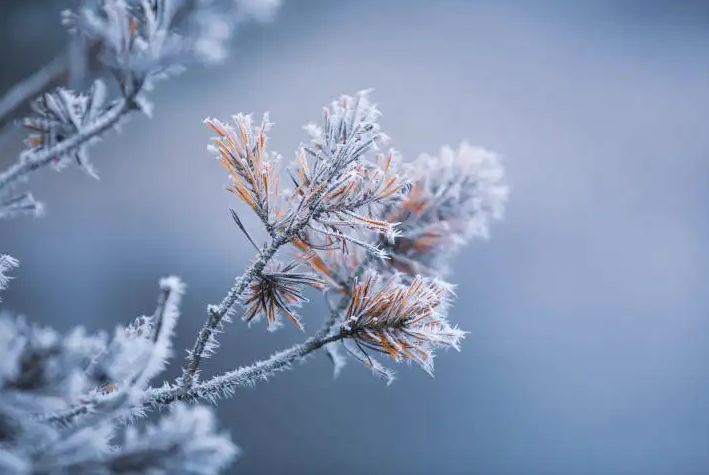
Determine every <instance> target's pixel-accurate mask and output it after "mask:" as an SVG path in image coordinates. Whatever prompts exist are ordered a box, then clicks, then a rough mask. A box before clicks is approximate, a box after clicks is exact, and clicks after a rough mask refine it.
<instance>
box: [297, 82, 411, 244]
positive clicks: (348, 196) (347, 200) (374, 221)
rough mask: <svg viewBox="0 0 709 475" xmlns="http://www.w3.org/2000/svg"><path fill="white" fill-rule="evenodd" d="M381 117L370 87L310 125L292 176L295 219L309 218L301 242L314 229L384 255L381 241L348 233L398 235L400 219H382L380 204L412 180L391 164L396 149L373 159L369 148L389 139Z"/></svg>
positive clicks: (333, 106)
mask: <svg viewBox="0 0 709 475" xmlns="http://www.w3.org/2000/svg"><path fill="white" fill-rule="evenodd" d="M378 117H379V111H378V110H377V109H376V107H375V106H374V104H372V103H371V102H370V101H369V91H362V92H360V93H358V94H357V95H356V96H355V97H350V96H342V97H340V99H339V100H338V101H334V102H333V103H332V104H331V106H330V108H325V110H324V119H323V127H319V126H316V125H312V124H311V125H308V126H306V130H307V131H308V132H309V134H310V135H311V137H312V144H311V146H309V147H308V146H305V147H302V148H301V149H300V151H299V152H298V153H297V154H296V162H295V166H296V169H297V171H296V174H295V175H292V176H291V178H292V180H293V183H294V184H295V186H296V189H295V191H294V193H293V200H294V201H295V203H296V206H297V211H296V217H295V219H296V220H298V219H302V218H301V217H300V216H303V215H304V216H306V219H307V221H308V222H307V226H306V227H305V228H304V230H303V231H302V232H300V233H299V235H298V239H299V240H300V241H303V242H305V243H306V244H309V243H310V234H312V233H315V234H319V235H320V236H321V238H325V237H329V238H331V239H332V240H334V241H338V242H340V243H341V244H342V245H345V244H346V243H347V242H351V243H353V244H355V245H359V246H362V247H363V248H364V249H366V250H367V251H369V252H372V253H374V254H375V255H379V256H382V253H381V252H380V251H379V249H378V248H377V247H376V246H372V245H371V244H369V243H367V242H365V241H362V240H359V239H357V237H355V236H354V235H351V234H348V232H349V231H352V230H362V229H365V230H367V231H371V232H374V233H378V234H382V235H383V236H384V237H385V239H387V240H391V239H393V238H394V236H396V231H395V226H396V223H394V222H389V221H385V220H382V219H379V218H378V216H377V215H376V208H377V207H378V205H382V204H383V203H386V202H387V201H389V200H391V199H393V198H394V197H396V196H398V195H399V194H401V193H402V192H403V191H404V190H405V189H406V187H407V182H406V180H404V179H403V177H401V176H399V175H398V174H397V173H396V172H395V170H394V167H392V166H391V165H392V163H393V162H394V161H396V152H394V151H390V152H389V153H387V154H381V153H377V154H376V156H375V157H374V160H372V159H370V158H368V155H367V153H368V152H369V151H370V150H372V149H374V150H375V151H376V150H377V142H382V141H383V138H384V136H383V134H381V133H380V132H379V125H378V123H377V122H376V120H377V118H378ZM308 156H310V157H311V158H312V159H313V162H312V163H309V160H308Z"/></svg>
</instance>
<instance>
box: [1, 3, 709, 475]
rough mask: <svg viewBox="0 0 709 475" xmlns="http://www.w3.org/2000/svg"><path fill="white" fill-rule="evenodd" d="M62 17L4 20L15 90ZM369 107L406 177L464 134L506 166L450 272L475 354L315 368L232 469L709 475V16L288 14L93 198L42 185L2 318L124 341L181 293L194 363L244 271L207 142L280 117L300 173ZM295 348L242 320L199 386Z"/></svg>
mask: <svg viewBox="0 0 709 475" xmlns="http://www.w3.org/2000/svg"><path fill="white" fill-rule="evenodd" d="M61 3H62V2H56V5H53V6H51V7H50V6H47V4H46V3H45V4H43V5H42V6H41V7H38V5H40V4H42V2H28V3H25V2H3V11H2V12H1V13H0V14H1V15H2V21H1V23H2V25H3V31H2V35H3V41H2V43H1V44H2V48H3V50H4V51H3V62H2V66H1V67H0V69H1V74H0V80H1V81H2V84H3V85H4V87H6V86H7V85H8V84H10V83H12V81H13V80H17V79H19V78H20V77H22V76H23V75H24V74H26V73H27V72H28V71H30V70H31V69H32V67H37V66H39V65H41V64H43V62H44V61H46V60H47V59H49V58H50V57H51V56H52V54H54V53H56V52H57V51H58V50H59V49H61V48H62V44H63V43H62V42H64V41H65V40H66V37H65V36H63V34H62V32H61V28H60V27H59V26H58V24H57V11H58V10H59V9H60V4H61ZM13 42H14V43H13ZM13 44H14V45H15V46H13ZM368 87H374V88H375V90H376V92H375V96H374V98H375V100H376V101H377V102H378V103H379V104H380V108H381V110H382V111H383V113H384V117H383V119H382V123H383V126H384V130H385V131H386V132H387V133H388V134H389V135H391V136H392V137H393V144H394V145H395V146H396V147H398V148H399V149H400V150H401V151H402V152H403V153H404V155H405V156H406V157H409V158H412V157H414V156H415V155H417V154H418V153H420V152H423V151H427V152H436V151H437V149H438V147H439V146H440V145H441V144H443V143H451V144H457V143H458V142H459V141H460V140H461V139H466V138H467V139H469V140H470V141H471V142H472V143H473V144H478V145H482V146H485V147H488V148H491V149H493V150H496V151H498V152H500V153H501V154H502V155H503V156H504V163H505V166H506V169H507V171H508V177H509V182H510V184H511V187H512V195H511V201H510V205H509V207H508V210H507V215H506V219H505V221H504V222H502V223H501V224H499V225H496V226H494V228H493V231H492V239H491V240H490V241H489V242H483V241H478V242H475V243H474V244H473V245H471V246H470V247H468V248H467V249H466V250H465V251H464V252H463V253H462V254H461V255H460V257H459V259H458V260H457V263H456V265H455V273H454V275H453V280H454V282H456V283H457V284H458V285H459V288H458V293H459V299H458V301H457V305H456V306H455V308H454V309H453V311H452V313H451V318H452V320H454V321H455V322H456V323H458V324H459V325H460V326H461V327H463V328H464V329H466V330H468V331H470V335H469V336H468V338H467V340H466V341H465V342H464V347H463V351H462V353H460V354H458V353H455V352H446V353H443V354H441V355H440V356H439V358H437V360H436V365H437V367H436V377H435V379H431V378H429V377H428V376H427V375H426V374H425V373H423V372H422V371H420V370H418V369H416V368H407V367H400V368H397V369H398V370H399V371H398V374H399V379H398V380H397V382H396V383H395V384H394V385H392V386H391V387H388V388H387V387H386V386H385V385H384V384H383V383H382V382H381V381H379V380H376V379H374V378H372V377H371V376H370V375H369V374H368V373H367V371H365V370H364V369H363V368H361V367H358V366H357V365H355V364H354V363H352V364H350V365H349V366H348V367H347V368H346V370H345V372H344V374H343V375H342V376H341V378H340V379H339V380H337V381H335V382H333V381H332V378H331V374H330V366H329V364H328V361H326V359H325V358H324V356H323V355H322V354H320V355H316V356H315V357H313V358H312V359H311V360H309V361H308V362H307V364H306V365H302V366H300V365H299V366H297V367H296V368H294V370H292V371H290V372H288V373H284V374H281V375H279V376H277V377H276V378H274V379H273V380H272V381H270V382H269V383H266V384H259V385H258V386H257V387H256V388H254V389H245V390H241V391H239V392H238V393H237V394H236V395H235V397H234V398H232V399H230V400H228V401H225V402H223V403H221V405H220V406H219V408H218V413H219V417H220V421H221V424H222V426H223V427H226V428H227V429H229V430H230V431H231V433H232V435H233V437H234V439H235V440H236V441H237V443H238V444H239V445H240V446H241V447H242V448H243V449H244V450H245V453H244V455H243V458H242V459H241V460H240V461H239V463H238V465H237V466H236V467H235V473H236V472H239V473H250V474H281V473H288V474H301V473H302V474H319V473H337V474H350V473H352V474H354V473H374V474H380V473H381V474H384V473H395V474H398V473H408V474H430V473H438V474H468V473H480V474H600V473H602V474H704V473H709V410H708V409H709V294H708V293H707V292H708V291H707V286H708V285H709V251H707V249H708V247H707V244H706V243H707V242H708V241H709V224H708V223H709V216H708V214H709V207H708V206H707V203H708V202H709V201H708V200H709V187H708V186H707V182H708V174H707V172H708V171H709V162H708V160H709V133H708V131H709V128H708V126H707V124H708V123H709V4H708V3H707V2H700V1H689V0H688V1H674V2H673V1H646V2H642V1H626V2H620V1H618V2H580V1H579V2H532V1H528V2H522V1H518V2H512V1H497V2H492V1H486V2H478V1H452V0H451V1H435V2H434V1H428V2H424V1H413V0H407V1H403V0H400V1H394V0H387V1H383V0H366V1H364V0H360V1H352V2H345V1H335V0H329V1H328V0H307V1H306V0H286V2H285V6H284V7H283V8H282V9H281V10H280V12H279V14H278V17H277V19H276V20H275V21H274V22H273V23H270V24H268V25H265V26H248V27H245V28H242V29H241V30H240V32H239V34H238V35H237V36H236V38H235V41H234V47H233V49H232V51H231V57H230V59H229V61H228V62H227V64H225V65H223V66H222V67H219V68H212V69H193V70H191V71H189V72H188V73H187V74H185V75H183V76H181V77H179V78H176V79H173V80H171V81H170V82H167V83H163V84H161V85H160V86H159V88H158V89H157V90H156V91H155V93H154V94H153V98H154V100H155V102H156V104H157V109H156V113H155V117H154V119H153V120H148V119H146V118H143V117H138V118H134V119H133V120H132V121H131V122H130V123H129V124H127V125H126V126H125V128H124V130H123V132H122V133H121V134H120V135H115V134H111V135H109V136H107V138H106V140H105V141H104V142H103V143H102V144H99V145H98V146H97V147H95V149H94V151H93V156H94V159H95V162H96V164H97V166H98V168H99V171H100V174H101V181H100V182H95V181H92V180H91V179H90V178H87V177H86V176H84V175H82V174H81V173H80V172H79V171H78V170H75V169H71V170H67V171H65V172H62V173H61V174H56V173H54V172H51V171H45V172H42V173H39V174H37V175H36V176H35V177H33V179H32V181H31V189H32V191H33V192H34V194H35V195H36V196H37V197H38V198H39V199H41V200H42V201H45V202H46V203H47V211H48V212H47V216H46V217H44V218H42V219H38V220H32V219H25V220H19V221H13V222H4V223H2V224H0V233H1V234H0V250H1V251H2V252H6V253H10V254H12V255H14V256H16V257H18V258H19V259H20V260H21V261H22V266H21V268H20V269H19V270H18V271H17V272H16V273H15V275H16V276H17V279H15V280H14V281H13V282H12V286H11V289H10V290H9V291H8V292H7V293H6V295H5V302H4V304H3V305H4V306H5V308H8V309H12V310H14V311H17V312H22V313H25V314H27V315H28V316H29V317H30V318H32V319H35V320H37V321H41V322H44V323H50V324H52V325H54V326H56V327H58V328H60V329H62V330H66V329H68V328H70V327H71V326H73V325H76V324H83V325H86V326H87V327H89V328H90V329H100V328H110V327H111V326H112V325H113V324H114V323H116V322H123V321H126V320H128V319H131V318H133V317H135V316H137V315H139V314H143V313H148V312H151V311H152V308H153V304H154V299H155V298H156V285H157V279H158V278H159V277H160V276H162V275H165V274H167V273H176V274H178V275H180V276H182V277H183V278H184V280H185V281H186V282H187V284H188V285H189V287H188V293H187V295H186V297H185V302H184V308H183V310H184V319H183V320H182V322H181V325H180V327H179V336H178V341H177V346H178V348H185V347H187V346H190V345H191V342H192V338H193V335H194V333H195V331H196V329H197V328H198V327H199V325H201V323H202V321H203V319H204V314H205V307H206V305H207V304H208V303H212V302H215V301H217V300H219V299H220V298H221V297H222V296H223V294H224V292H225V290H226V289H227V288H228V286H229V285H230V283H231V282H232V279H233V277H234V276H235V275H236V274H237V273H238V272H239V270H240V269H242V268H243V267H244V265H245V264H246V263H247V260H248V259H249V258H250V257H251V251H250V250H249V247H248V246H247V245H246V244H245V241H244V239H243V238H242V236H241V235H240V234H239V232H238V231H237V229H236V227H235V226H234V225H233V223H232V222H230V220H229V218H228V214H227V207H228V206H229V205H230V204H232V203H234V200H233V199H232V198H231V197H230V196H229V194H228V193H226V192H225V191H224V190H223V187H224V184H225V175H224V172H223V171H222V170H221V169H220V167H219V166H218V165H217V164H216V163H215V162H214V160H213V159H212V158H211V157H210V155H209V154H208V153H207V152H206V150H205V147H206V144H207V142H208V138H209V136H210V132H209V131H208V130H207V129H206V127H205V126H204V125H203V124H202V123H201V120H202V119H203V118H205V117H206V116H217V117H220V118H224V119H225V118H227V117H228V116H229V115H230V114H232V113H236V112H239V111H244V112H254V113H255V114H256V115H257V116H260V114H261V113H262V112H263V111H264V110H270V111H271V118H272V120H273V121H274V122H275V123H276V127H275V128H274V129H273V132H272V134H271V135H272V142H271V143H272V146H273V148H274V149H276V150H278V151H280V152H281V153H282V154H283V155H285V156H286V157H288V158H289V157H290V156H291V154H292V153H294V152H293V151H294V150H295V148H296V146H297V145H298V143H299V142H300V141H301V140H304V139H305V136H304V133H303V132H302V131H301V129H300V126H301V125H302V124H304V123H305V122H308V121H310V120H317V119H318V118H319V117H320V111H321V107H322V106H323V105H324V104H326V103H327V102H329V100H331V99H332V98H333V97H334V96H336V95H338V94H340V93H353V92H355V91H357V90H359V89H362V88H368ZM3 147H4V148H3V150H2V152H3V153H2V156H1V157H0V163H2V164H7V163H9V162H10V160H12V159H13V157H14V156H15V152H16V151H17V150H18V149H19V145H9V146H8V145H4V146H3ZM240 209H243V208H240ZM251 223H252V225H251V227H252V229H254V230H256V229H257V226H256V224H255V223H254V222H253V221H252V222H251ZM255 234H257V235H259V236H263V233H259V232H258V231H255ZM310 308H311V309H312V311H308V312H305V322H306V324H308V328H309V329H310V330H311V331H312V330H313V329H315V328H316V327H317V326H318V325H319V323H320V321H321V319H322V318H323V304H322V303H320V302H319V301H318V302H317V303H315V304H313V306H312V307H310ZM300 339H302V335H301V334H299V332H298V331H297V330H295V329H292V328H290V327H286V328H285V329H284V330H282V331H280V332H278V333H276V334H268V333H267V332H266V331H265V328H264V327H263V326H262V325H257V326H255V327H252V328H251V329H248V330H247V328H246V327H245V326H244V325H243V324H241V323H239V322H237V323H235V324H233V325H231V326H230V327H229V328H228V330H227V332H226V334H225V335H223V336H222V337H221V343H222V348H221V350H220V351H219V353H218V354H217V356H216V357H215V358H214V359H213V360H211V361H210V362H209V363H208V364H207V365H206V366H205V371H206V373H207V374H209V373H212V372H221V371H226V370H229V369H231V368H233V367H235V366H237V365H241V364H247V363H248V362H250V361H252V360H253V359H255V358H260V357H264V356H267V355H269V354H270V352H272V351H274V350H276V349H278V348H281V347H283V346H286V345H289V344H291V343H294V342H296V341H298V340H300ZM179 356H180V358H181V357H182V353H180V355H179ZM179 361H180V360H178V363H179ZM178 366H179V365H178V364H173V366H172V371H171V372H170V374H169V375H168V376H174V375H175V374H177V367H178Z"/></svg>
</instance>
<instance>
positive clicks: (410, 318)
mask: <svg viewBox="0 0 709 475" xmlns="http://www.w3.org/2000/svg"><path fill="white" fill-rule="evenodd" d="M448 293H450V285H449V284H446V283H444V282H443V281H440V280H434V279H429V278H426V277H420V276H416V277H414V279H413V280H412V282H411V284H409V285H405V284H403V283H402V282H401V279H400V276H399V275H394V276H392V277H389V278H388V279H387V280H386V281H384V279H383V278H382V277H381V276H380V275H378V274H377V273H376V272H375V271H371V270H370V271H368V272H367V273H366V274H365V275H364V277H363V278H362V279H361V281H360V279H355V282H354V285H353V286H352V291H351V295H352V298H351V300H350V304H349V306H348V307H347V310H346V311H345V316H344V321H343V323H342V325H341V326H340V334H341V335H343V336H345V337H347V338H350V339H352V340H353V341H354V342H355V344H356V346H357V348H358V349H359V350H361V351H360V353H359V354H358V353H353V354H354V355H355V356H357V357H358V359H360V361H362V362H363V363H365V364H366V365H367V366H369V367H373V363H372V361H371V359H370V358H369V356H368V355H367V354H366V350H373V351H375V352H378V353H383V354H385V355H388V356H390V357H391V358H392V359H393V360H395V361H408V362H414V363H417V364H418V365H419V366H421V368H423V369H424V370H425V371H426V372H427V373H429V374H431V375H433V356H434V350H435V349H436V348H437V347H452V348H455V349H456V350H459V349H460V340H461V339H463V338H464V337H465V332H463V331H462V330H459V329H458V328H457V327H454V326H451V325H450V323H449V322H448V321H447V319H446V317H445V310H446V306H447V303H448V298H449V297H448ZM361 354H364V357H361V356H359V355H361Z"/></svg>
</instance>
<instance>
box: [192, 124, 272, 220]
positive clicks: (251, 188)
mask: <svg viewBox="0 0 709 475" xmlns="http://www.w3.org/2000/svg"><path fill="white" fill-rule="evenodd" d="M204 122H205V123H206V124H207V125H209V127H211V128H212V130H214V131H215V132H216V133H217V135H218V137H216V138H214V139H212V140H213V142H214V145H210V148H209V149H210V150H211V151H212V152H213V153H214V154H216V155H217V159H218V160H219V163H221V164H222V166H224V168H226V169H227V170H228V171H229V174H230V176H229V179H230V181H231V186H230V187H229V188H228V190H229V191H231V192H232V193H234V194H235V195H236V196H237V197H239V198H240V199H241V200H242V201H243V202H245V203H246V204H247V205H249V206H250V207H251V209H252V210H253V211H254V213H256V215H257V216H258V217H259V218H260V219H261V221H263V223H264V224H265V225H266V228H267V229H269V231H272V230H273V228H274V226H275V225H276V223H277V222H278V221H279V220H281V219H282V218H283V214H284V212H285V206H284V202H283V200H282V199H281V196H280V195H279V193H278V188H279V164H280V156H279V155H277V154H275V153H272V154H270V155H269V154H268V153H267V152H266V142H267V136H266V132H267V131H268V129H269V128H270V127H271V125H273V124H271V123H270V122H269V121H268V114H266V115H264V118H263V122H262V123H261V125H260V126H259V127H254V126H253V125H252V121H251V116H248V115H243V114H237V115H235V116H234V125H235V127H234V128H232V127H230V126H229V125H227V124H224V123H222V122H220V121H219V120H217V119H206V120H205V121H204ZM233 216H234V217H235V219H237V217H236V215H235V214H234V215H233Z"/></svg>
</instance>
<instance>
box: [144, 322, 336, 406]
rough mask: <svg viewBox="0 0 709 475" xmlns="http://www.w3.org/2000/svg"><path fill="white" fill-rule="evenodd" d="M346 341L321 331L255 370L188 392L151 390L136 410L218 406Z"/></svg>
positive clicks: (169, 388)
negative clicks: (193, 403) (200, 403)
mask: <svg viewBox="0 0 709 475" xmlns="http://www.w3.org/2000/svg"><path fill="white" fill-rule="evenodd" d="M342 338H344V336H342V335H340V334H336V335H331V336H325V333H324V332H322V331H321V332H318V333H317V334H315V335H314V336H312V337H311V338H308V339H307V340H306V341H305V342H303V343H300V344H298V345H295V346H293V347H291V348H289V349H287V350H284V351H281V352H279V353H276V354H274V355H273V356H271V357H270V358H268V359H266V360H261V361H257V362H256V363H254V364H252V365H251V366H246V367H243V368H238V369H236V370H234V371H230V372H228V373H224V374H222V375H220V376H215V377H213V378H211V379H210V380H208V381H205V382H202V383H197V384H194V385H192V386H191V387H189V388H187V389H185V388H184V387H182V386H180V385H174V386H167V387H163V388H160V389H149V390H148V391H147V392H146V397H145V400H144V403H143V407H141V408H136V409H147V408H150V407H156V406H164V405H168V404H170V403H173V402H175V401H197V400H201V399H206V400H208V401H210V402H215V401H216V400H218V399H220V398H222V397H227V396H231V395H232V394H233V392H234V389H236V388H237V387H248V386H253V385H254V384H255V383H256V381H258V380H260V379H264V380H265V379H268V377H270V376H272V375H273V374H275V373H278V372H280V371H285V370H286V369H288V368H289V367H290V365H291V364H292V363H293V362H295V361H297V360H299V359H302V358H304V357H305V356H307V355H308V354H310V353H312V352H313V351H315V350H318V349H320V348H322V347H323V346H325V345H327V344H329V343H333V342H336V341H339V340H341V339H342Z"/></svg>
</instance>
